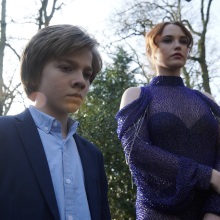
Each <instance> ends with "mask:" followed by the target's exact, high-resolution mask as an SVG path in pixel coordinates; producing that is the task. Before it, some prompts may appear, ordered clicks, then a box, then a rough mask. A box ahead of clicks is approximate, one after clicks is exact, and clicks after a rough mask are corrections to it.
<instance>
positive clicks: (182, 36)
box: [161, 34, 187, 38]
mask: <svg viewBox="0 0 220 220" xmlns="http://www.w3.org/2000/svg"><path fill="white" fill-rule="evenodd" d="M164 37H173V35H169V34H168V35H164V36H161V38H164ZM179 37H180V38H187V36H185V35H181V36H179Z"/></svg>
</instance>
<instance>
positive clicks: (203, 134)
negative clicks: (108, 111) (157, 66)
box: [116, 76, 220, 220]
mask: <svg viewBox="0 0 220 220" xmlns="http://www.w3.org/2000/svg"><path fill="white" fill-rule="evenodd" d="M218 118H220V108H219V107H218V105H217V104H215V103H214V102H213V101H212V100H210V99H209V98H207V97H206V96H204V95H203V94H202V93H200V92H198V91H196V90H192V89H189V88H187V87H186V86H185V85H184V84H183V80H182V78H180V77H174V76H157V77H155V78H154V79H153V80H152V81H151V83H150V84H149V85H148V86H145V87H142V88H141V94H140V98H138V99H137V100H135V101H133V102H132V103H131V104H129V105H127V106H125V107H124V108H123V109H121V110H120V111H119V112H118V113H117V115H116V119H117V121H118V129H117V132H118V136H119V138H120V140H121V142H122V146H123V150H124V153H125V156H126V161H127V163H128V165H129V168H130V171H131V174H132V177H133V180H134V183H135V184H136V186H137V199H136V215H137V219H138V220H166V219H167V220H177V219H182V220H191V219H192V220H199V219H202V217H203V215H204V213H207V212H211V213H215V214H218V215H220V196H219V195H217V193H215V192H214V191H212V190H211V189H210V188H209V183H210V178H211V171H212V168H215V169H218V170H220V155H219V152H220V150H219V148H220V146H219V145H218V138H219V124H218V121H217V119H218Z"/></svg>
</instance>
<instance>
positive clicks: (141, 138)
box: [116, 88, 217, 209]
mask: <svg viewBox="0 0 220 220" xmlns="http://www.w3.org/2000/svg"><path fill="white" fill-rule="evenodd" d="M140 91H141V90H140V89H139V88H130V89H128V90H126V91H125V93H124V94H123V97H122V102H121V106H120V108H121V111H120V112H119V113H118V114H117V117H116V118H117V120H118V134H119V138H120V139H121V141H122V146H123V148H124V152H125V155H126V159H127V161H128V163H129V167H130V170H131V172H132V174H133V177H134V180H135V182H136V185H143V184H145V187H144V188H143V189H142V190H143V191H145V192H143V193H148V194H150V195H148V196H149V198H150V200H149V202H151V203H152V204H154V205H156V206H158V207H163V209H170V208H171V209H172V207H179V208H181V207H182V205H184V203H185V201H187V199H189V198H190V197H191V195H192V193H193V191H194V190H195V189H199V190H208V189H209V187H210V180H211V179H212V178H214V179H212V183H213V186H215V180H216V176H215V174H216V172H217V171H216V172H214V174H213V176H212V173H213V172H212V168H211V167H207V166H204V165H202V164H198V163H196V162H195V161H193V160H191V159H189V158H185V157H179V156H177V155H175V154H172V153H170V152H167V151H164V150H163V149H161V148H160V147H157V146H153V145H152V144H151V141H150V139H149V135H148V129H147V126H146V124H147V123H146V121H144V122H143V120H147V119H146V118H147V115H146V118H142V119H141V118H139V119H135V120H132V119H133V118H134V117H136V115H137V114H136V112H137V111H138V110H139V109H140V108H143V103H144V105H145V106H144V109H146V108H147V104H146V100H142V99H141V100H138V101H135V100H137V99H138V98H139V97H140V96H141V97H146V95H149V94H142V93H141V95H140ZM140 103H141V104H140ZM148 104H149V103H148ZM126 105H127V107H126ZM128 105H129V106H128ZM142 113H143V112H142ZM138 117H139V116H138ZM136 118H137V117H136ZM127 125H129V126H127ZM144 126H145V127H144ZM211 177H212V178H211ZM148 183H150V184H148ZM216 185H217V184H216Z"/></svg>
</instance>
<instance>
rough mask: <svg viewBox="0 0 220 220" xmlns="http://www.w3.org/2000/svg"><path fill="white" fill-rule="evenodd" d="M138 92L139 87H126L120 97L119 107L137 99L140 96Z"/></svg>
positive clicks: (139, 90) (139, 91)
mask: <svg viewBox="0 0 220 220" xmlns="http://www.w3.org/2000/svg"><path fill="white" fill-rule="evenodd" d="M140 93H141V88H140V87H130V88H128V89H126V90H125V91H124V93H123V95H122V98H121V104H120V109H122V108H123V107H125V106H126V105H128V104H130V103H132V102H133V101H135V100H136V99H138V98H139V97H140Z"/></svg>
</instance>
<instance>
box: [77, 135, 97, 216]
mask: <svg viewBox="0 0 220 220" xmlns="http://www.w3.org/2000/svg"><path fill="white" fill-rule="evenodd" d="M73 137H74V139H75V142H76V145H77V148H78V152H79V155H80V159H81V163H82V167H83V172H84V179H85V189H86V194H87V199H88V203H89V208H90V214H91V219H96V220H98V219H100V217H99V215H98V213H97V208H96V207H97V203H98V198H97V196H95V195H97V194H96V193H95V192H96V191H97V186H96V184H97V182H96V179H95V174H96V171H95V170H94V169H95V167H94V164H93V163H94V161H93V158H94V156H92V155H93V154H94V152H92V151H91V150H90V147H88V143H87V142H86V141H84V140H83V139H82V138H81V137H80V136H79V135H77V134H74V135H73ZM94 184H95V185H94ZM94 191H95V192H94Z"/></svg>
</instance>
